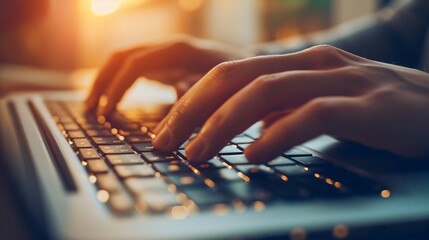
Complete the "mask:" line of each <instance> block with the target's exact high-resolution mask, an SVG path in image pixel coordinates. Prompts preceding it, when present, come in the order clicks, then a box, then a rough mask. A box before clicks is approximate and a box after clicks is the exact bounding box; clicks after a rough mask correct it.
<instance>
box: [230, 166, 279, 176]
mask: <svg viewBox="0 0 429 240" xmlns="http://www.w3.org/2000/svg"><path fill="white" fill-rule="evenodd" d="M235 167H236V168H237V170H238V171H239V172H242V173H244V174H246V175H249V174H260V173H264V174H265V173H267V174H273V173H274V171H273V170H272V169H270V168H269V167H267V166H265V165H256V164H248V165H237V166H235Z"/></svg>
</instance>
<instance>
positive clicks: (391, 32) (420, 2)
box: [263, 0, 429, 68]
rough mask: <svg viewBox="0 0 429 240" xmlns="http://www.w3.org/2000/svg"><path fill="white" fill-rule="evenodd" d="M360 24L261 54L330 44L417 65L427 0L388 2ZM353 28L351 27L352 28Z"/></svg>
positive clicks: (428, 14)
mask: <svg viewBox="0 0 429 240" xmlns="http://www.w3.org/2000/svg"><path fill="white" fill-rule="evenodd" d="M363 23H365V25H364V26H362V23H360V24H359V23H358V24H356V23H355V24H353V23H351V24H349V25H344V26H342V27H341V28H343V29H344V28H347V29H346V32H347V33H346V34H344V31H332V32H331V33H327V34H330V35H329V37H326V36H325V37H323V35H322V38H321V39H319V40H318V39H317V38H316V39H314V40H309V41H308V42H305V43H303V44H302V45H300V46H299V47H297V48H295V49H275V50H268V51H266V52H263V53H264V54H279V53H280V54H281V53H288V52H292V51H296V50H301V49H304V48H307V47H310V46H313V45H318V44H330V45H333V46H336V47H338V48H341V49H344V50H346V51H348V52H351V53H354V54H356V55H359V56H362V57H365V58H369V59H373V60H377V61H382V62H387V63H394V64H398V65H402V66H407V67H414V68H418V67H419V64H420V60H421V59H422V53H423V48H424V45H425V38H426V32H427V31H428V27H429V1H428V0H412V1H408V2H407V3H400V4H395V5H392V6H390V7H388V8H386V9H383V10H381V11H380V12H378V13H377V14H376V15H374V16H371V17H369V18H368V19H366V20H364V22H363ZM354 28H355V29H354Z"/></svg>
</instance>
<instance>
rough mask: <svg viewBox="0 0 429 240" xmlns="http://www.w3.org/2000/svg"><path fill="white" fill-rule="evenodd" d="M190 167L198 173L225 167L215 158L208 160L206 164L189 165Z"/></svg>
mask: <svg viewBox="0 0 429 240" xmlns="http://www.w3.org/2000/svg"><path fill="white" fill-rule="evenodd" d="M191 165H192V166H193V167H194V168H196V169H198V170H200V171H204V170H209V169H217V168H225V167H226V166H225V165H224V164H223V162H222V161H221V160H220V159H219V158H217V157H215V158H212V159H210V160H208V161H207V162H203V163H191Z"/></svg>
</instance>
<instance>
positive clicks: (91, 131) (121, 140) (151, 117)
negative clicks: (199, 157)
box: [46, 101, 386, 218]
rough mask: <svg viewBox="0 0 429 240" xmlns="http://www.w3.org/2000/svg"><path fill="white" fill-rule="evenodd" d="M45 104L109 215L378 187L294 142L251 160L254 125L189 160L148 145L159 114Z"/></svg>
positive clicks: (177, 213)
mask: <svg viewBox="0 0 429 240" xmlns="http://www.w3.org/2000/svg"><path fill="white" fill-rule="evenodd" d="M46 106H47V107H48V109H49V111H50V112H51V114H52V116H53V119H54V120H55V122H56V123H57V125H58V128H59V129H60V131H61V132H62V133H63V135H64V137H65V138H66V139H67V141H68V142H69V143H70V145H71V147H72V148H73V149H74V151H75V152H76V154H77V156H78V158H79V159H80V162H81V164H82V165H83V166H84V168H85V169H86V171H87V173H88V179H89V181H90V182H91V183H93V184H94V186H95V187H96V188H97V198H98V199H99V201H101V202H103V203H105V204H106V205H107V206H109V208H110V209H111V210H112V211H113V212H114V213H116V214H122V215H124V214H125V215H126V214H135V213H145V214H147V213H151V214H158V213H168V214H170V215H171V216H173V217H177V218H180V217H184V216H185V215H188V214H189V213H191V212H193V211H197V210H199V211H205V210H212V211H214V212H217V213H224V212H225V211H228V210H230V209H234V210H236V211H243V210H244V209H246V208H252V209H254V210H257V211H259V210H262V209H264V208H265V207H266V205H267V204H274V203H279V202H288V201H289V202H292V201H303V200H308V201H310V200H320V199H336V198H345V197H356V196H361V195H367V194H380V192H382V191H383V188H382V187H381V186H380V185H379V184H378V183H376V182H374V181H373V180H370V179H368V178H365V177H362V176H360V175H357V174H355V173H354V172H351V171H349V170H346V169H344V168H340V167H339V166H336V165H334V164H332V163H330V162H328V161H326V160H324V159H322V158H319V157H317V156H314V155H312V154H311V153H310V152H307V151H305V150H304V149H303V148H299V147H296V148H292V149H290V150H288V151H286V152H285V153H284V154H283V155H281V156H279V157H277V158H276V159H274V160H272V161H270V162H268V163H267V164H264V165H255V164H250V163H248V162H247V160H246V158H245V157H244V155H243V150H244V149H245V148H246V147H247V146H248V145H249V144H251V143H252V142H253V141H254V140H255V139H257V138H258V137H259V133H258V131H257V130H255V129H253V128H250V129H248V130H247V131H245V132H244V133H242V134H240V135H237V136H236V137H235V138H233V139H232V140H231V142H230V143H229V144H228V145H227V146H225V147H224V148H223V149H222V150H221V151H220V152H219V154H218V155H217V156H216V157H214V158H213V159H211V160H209V161H208V162H206V163H200V164H196V163H191V162H188V161H186V155H185V152H184V147H185V146H186V143H187V142H185V143H184V144H183V145H182V146H181V147H180V149H179V150H178V151H175V152H159V151H157V150H156V149H154V147H153V146H152V142H151V140H152V139H153V137H154V136H155V135H154V133H153V129H154V127H155V126H156V125H157V123H158V122H159V121H160V120H161V119H162V117H163V116H164V115H165V112H162V111H161V112H159V111H158V112H148V111H144V110H130V111H126V112H118V113H115V114H113V115H111V116H109V117H104V116H96V115H95V114H91V113H88V112H87V111H86V110H85V107H84V104H83V103H82V102H59V101H48V102H46ZM195 134H197V133H195ZM191 138H192V137H191ZM384 191H386V190H384Z"/></svg>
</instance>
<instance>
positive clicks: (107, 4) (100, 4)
mask: <svg viewBox="0 0 429 240" xmlns="http://www.w3.org/2000/svg"><path fill="white" fill-rule="evenodd" d="M121 2H122V0H92V4H91V10H92V12H93V13H94V14H95V15H97V16H104V15H108V14H111V13H113V12H114V11H116V10H118V8H119V5H121Z"/></svg>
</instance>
